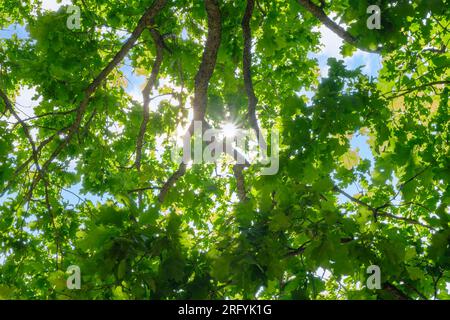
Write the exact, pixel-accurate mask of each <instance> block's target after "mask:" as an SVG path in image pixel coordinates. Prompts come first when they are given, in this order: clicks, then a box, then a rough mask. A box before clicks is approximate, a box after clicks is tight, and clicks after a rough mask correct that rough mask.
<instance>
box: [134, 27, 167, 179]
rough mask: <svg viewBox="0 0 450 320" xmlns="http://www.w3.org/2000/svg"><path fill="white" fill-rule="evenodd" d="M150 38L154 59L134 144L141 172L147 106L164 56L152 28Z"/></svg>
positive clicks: (138, 168)
mask: <svg viewBox="0 0 450 320" xmlns="http://www.w3.org/2000/svg"><path fill="white" fill-rule="evenodd" d="M150 33H151V36H152V38H153V41H154V43H155V46H156V58H155V61H154V63H153V67H152V72H151V74H150V77H149V79H148V81H147V84H146V85H145V88H144V90H143V91H142V97H143V101H144V106H143V118H142V123H141V128H140V130H139V135H138V139H137V142H136V161H135V166H136V168H137V170H138V171H140V170H141V158H142V146H143V144H144V136H145V131H146V130H147V124H148V120H149V117H150V112H149V105H150V93H151V90H152V89H153V87H154V86H155V83H156V78H157V76H158V74H159V69H160V68H161V64H162V60H163V54H164V44H163V40H162V37H161V34H160V33H159V32H158V31H157V30H156V29H154V28H152V29H150Z"/></svg>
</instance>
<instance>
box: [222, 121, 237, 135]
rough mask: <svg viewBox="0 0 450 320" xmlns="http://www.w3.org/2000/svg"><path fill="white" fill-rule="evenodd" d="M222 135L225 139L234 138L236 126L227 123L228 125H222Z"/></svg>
mask: <svg viewBox="0 0 450 320" xmlns="http://www.w3.org/2000/svg"><path fill="white" fill-rule="evenodd" d="M222 134H223V135H224V136H225V137H226V138H232V137H234V136H236V134H237V128H236V126H235V125H234V124H233V123H231V122H229V123H224V124H223V125H222Z"/></svg>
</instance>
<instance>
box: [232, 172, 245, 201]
mask: <svg viewBox="0 0 450 320" xmlns="http://www.w3.org/2000/svg"><path fill="white" fill-rule="evenodd" d="M244 167H245V166H244V165H242V164H235V165H234V166H233V174H234V177H235V179H236V188H237V195H238V198H239V201H241V202H244V201H247V200H248V198H247V192H246V191H245V179H244V174H243V173H242V171H243V170H244Z"/></svg>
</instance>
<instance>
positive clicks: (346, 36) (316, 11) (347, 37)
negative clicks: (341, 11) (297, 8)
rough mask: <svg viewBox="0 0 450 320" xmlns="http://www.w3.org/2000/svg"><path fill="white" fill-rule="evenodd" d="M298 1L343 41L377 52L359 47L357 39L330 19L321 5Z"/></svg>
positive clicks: (374, 51) (377, 51)
mask: <svg viewBox="0 0 450 320" xmlns="http://www.w3.org/2000/svg"><path fill="white" fill-rule="evenodd" d="M298 3H299V4H300V5H301V6H303V7H304V8H305V9H306V10H308V11H309V12H310V13H311V14H312V15H313V16H314V17H316V18H317V19H318V20H319V21H320V22H322V23H323V24H324V25H325V26H326V27H327V28H328V29H330V30H331V31H333V32H334V33H335V34H336V35H337V36H339V37H340V38H341V39H342V40H344V41H345V42H347V43H349V44H351V45H353V46H355V47H357V48H358V49H360V50H363V51H366V52H370V53H379V50H370V49H367V48H364V47H361V46H360V45H359V44H358V39H357V38H355V37H354V36H352V35H351V34H350V33H349V32H347V31H346V30H345V29H344V28H342V27H341V26H340V25H338V24H337V23H336V22H334V21H333V20H331V19H330V18H329V17H328V16H327V15H326V13H325V12H324V11H323V10H322V8H321V7H319V6H318V5H316V4H314V3H313V2H312V1H310V0H298Z"/></svg>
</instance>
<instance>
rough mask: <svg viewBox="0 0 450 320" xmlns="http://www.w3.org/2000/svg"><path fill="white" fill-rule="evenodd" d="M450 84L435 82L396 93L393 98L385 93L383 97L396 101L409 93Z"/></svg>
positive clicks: (446, 81) (449, 81)
mask: <svg viewBox="0 0 450 320" xmlns="http://www.w3.org/2000/svg"><path fill="white" fill-rule="evenodd" d="M448 84H450V80H442V81H433V82H429V83H425V84H423V85H420V86H417V87H412V88H407V89H403V90H400V91H399V92H397V93H394V94H393V95H391V96H386V95H387V93H385V94H384V95H383V96H385V97H386V99H395V98H399V97H403V96H405V95H407V94H408V93H411V92H414V91H418V90H422V89H425V88H427V87H433V86H437V85H448Z"/></svg>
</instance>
